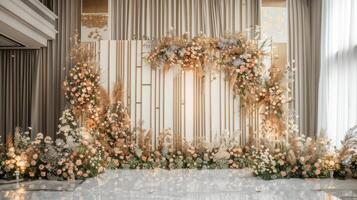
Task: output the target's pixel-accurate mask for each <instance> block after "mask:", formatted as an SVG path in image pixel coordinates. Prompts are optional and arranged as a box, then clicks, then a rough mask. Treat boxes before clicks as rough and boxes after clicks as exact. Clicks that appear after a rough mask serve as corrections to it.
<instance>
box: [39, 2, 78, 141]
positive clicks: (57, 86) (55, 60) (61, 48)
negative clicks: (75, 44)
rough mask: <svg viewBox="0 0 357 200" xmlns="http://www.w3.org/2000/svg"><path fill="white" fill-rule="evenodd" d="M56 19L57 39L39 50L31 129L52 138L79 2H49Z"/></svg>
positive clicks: (58, 115) (60, 106)
mask: <svg viewBox="0 0 357 200" xmlns="http://www.w3.org/2000/svg"><path fill="white" fill-rule="evenodd" d="M50 4H51V5H52V6H53V12H54V13H55V14H56V15H57V16H58V19H57V25H56V28H57V31H58V33H57V36H56V39H55V40H53V41H49V42H48V46H47V47H46V48H41V49H40V50H39V54H38V68H37V71H36V82H35V84H34V93H35V94H36V95H35V96H34V98H35V99H34V102H33V103H32V110H33V112H32V126H33V128H34V131H36V132H43V133H44V134H45V135H49V136H52V137H54V136H55V133H56V130H57V124H58V119H59V117H60V115H61V112H62V110H63V109H64V107H65V99H64V93H63V88H62V85H63V81H64V80H65V77H66V74H67V72H68V70H69V69H70V67H71V63H70V61H69V50H70V48H71V41H70V38H71V36H72V35H73V34H74V33H75V32H76V31H77V32H80V17H81V0H53V1H52V2H51V3H50Z"/></svg>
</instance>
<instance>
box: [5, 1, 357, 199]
mask: <svg viewBox="0 0 357 200" xmlns="http://www.w3.org/2000/svg"><path fill="white" fill-rule="evenodd" d="M326 1H328V3H327V2H322V1H305V0H296V1H295V0H287V1H279V2H273V3H272V2H271V1H268V2H267V1H260V0H252V1H249V0H222V1H217V0H199V1H198V0H197V1H193V0H172V1H171V0H169V1H166V0H120V1H119V0H118V1H115V0H110V1H105V2H106V4H105V5H104V6H102V7H99V8H97V7H96V6H97V5H98V4H96V3H95V2H96V1H91V2H89V4H91V6H87V7H86V6H84V5H82V3H83V2H85V1H84V0H83V1H70V0H42V1H41V2H42V3H43V4H41V5H40V6H38V7H37V8H38V9H40V8H42V9H44V5H46V6H47V8H46V9H47V10H46V12H47V13H48V12H50V11H51V13H52V11H53V13H52V14H51V15H50V16H52V17H53V18H51V20H52V22H49V23H48V24H50V25H52V26H53V27H55V28H54V29H53V30H54V32H56V33H54V34H53V36H52V37H53V38H52V40H47V39H46V40H44V41H45V42H44V43H47V46H40V47H38V48H37V49H36V50H33V49H30V50H28V49H27V50H23V49H22V50H10V51H7V50H1V52H0V64H1V65H2V66H4V67H2V68H1V69H0V77H1V80H0V93H1V94H4V95H2V96H1V97H0V106H1V109H2V110H5V111H6V112H4V113H0V117H1V118H0V122H2V123H1V126H0V130H1V131H5V133H2V135H1V137H0V179H1V180H0V181H3V182H0V185H1V184H2V183H4V185H6V186H7V185H9V184H11V183H17V184H19V183H20V182H21V181H23V180H25V181H27V180H30V181H31V182H32V181H34V180H40V181H42V180H46V181H45V184H46V183H49V182H51V181H53V182H55V183H56V184H57V183H66V182H64V181H68V182H67V183H68V184H69V183H78V181H79V180H86V179H87V178H92V177H97V178H92V179H89V180H86V181H87V183H90V184H88V185H84V187H83V188H86V187H87V189H88V187H91V186H90V185H91V184H93V181H94V182H96V183H95V184H97V185H101V186H103V185H105V187H108V185H111V184H106V183H105V181H108V182H110V183H114V182H115V181H118V180H119V182H120V184H121V185H120V184H117V183H118V182H115V184H113V185H111V187H108V188H109V189H113V190H114V191H117V190H120V192H122V188H125V186H123V184H122V182H123V180H130V181H133V179H138V180H140V181H142V182H144V183H145V179H146V178H145V175H143V176H142V174H141V173H144V174H145V173H151V172H153V174H155V176H156V171H160V172H159V173H158V174H160V177H159V178H157V177H156V178H153V177H152V176H150V181H151V178H152V182H150V183H149V185H145V184H146V183H145V184H143V185H144V186H141V185H140V184H141V182H140V181H139V183H138V184H136V183H135V180H134V181H133V182H134V183H135V184H133V185H134V186H130V187H133V188H131V190H133V189H135V190H138V191H145V192H147V193H148V194H149V193H150V194H151V193H155V192H158V191H159V190H158V191H154V189H153V188H154V187H158V185H159V186H160V187H161V185H160V184H161V183H157V182H155V181H156V180H159V179H166V178H167V179H170V177H174V178H175V177H176V178H177V174H178V175H179V176H185V175H182V174H185V173H186V172H187V171H185V170H182V169H194V170H189V173H191V171H194V172H193V173H196V172H197V171H198V170H202V169H203V170H205V171H204V173H202V174H205V175H206V176H207V174H209V173H210V172H211V171H213V172H214V173H218V174H219V173H221V172H222V174H221V175H218V176H217V174H215V175H212V176H210V175H209V176H210V177H211V179H210V182H215V181H212V177H216V176H217V177H219V176H223V177H225V178H227V176H228V177H235V176H236V175H237V174H238V175H237V177H238V178H242V177H244V178H242V179H244V181H241V180H238V181H236V182H237V183H234V184H236V185H235V186H238V187H240V189H241V190H243V189H242V188H245V186H243V185H244V183H247V184H251V185H250V186H249V187H254V189H255V191H254V192H261V188H257V187H255V184H260V183H259V181H261V180H260V179H263V180H273V179H290V178H300V179H305V178H316V179H322V178H330V179H327V180H331V181H334V180H333V179H334V178H335V179H347V178H351V180H352V178H353V179H356V178H357V125H355V124H354V122H355V118H356V115H355V113H352V114H351V112H349V114H348V115H345V113H347V111H346V110H348V109H352V110H353V109H356V105H355V101H354V100H355V97H356V95H355V94H356V92H355V91H354V89H355V87H354V86H353V83H354V81H355V79H353V75H354V73H355V72H357V71H356V70H354V69H352V68H353V66H355V65H354V64H356V59H355V57H354V53H355V43H356V41H357V40H355V37H352V35H353V33H355V31H356V30H355V26H353V25H349V24H348V23H349V22H352V21H353V19H350V20H346V22H344V23H343V24H342V25H340V21H343V20H342V17H341V20H332V19H330V18H332V17H336V16H337V15H339V14H337V13H341V12H343V10H344V9H347V8H349V7H353V8H354V9H357V8H356V6H357V4H354V3H353V2H350V1H346V2H349V3H346V2H345V3H344V4H343V6H337V5H335V4H334V3H336V1H335V0H326ZM332 1H335V2H334V3H331V2H332ZM29 2H30V3H31V2H32V3H33V1H29ZM36 2H37V1H36ZM37 3H39V2H37ZM87 3H88V2H87ZM263 3H265V4H268V5H269V6H272V5H273V6H272V7H269V6H266V8H265V9H263V7H264V6H263V5H262V4H263ZM9 4H10V5H11V2H10V3H9ZM15 4H16V5H22V4H23V1H16V3H15ZM35 4H36V3H35ZM277 4H278V5H279V6H277ZM281 4H283V6H281ZM3 5H6V3H2V2H0V8H2V6H3ZM338 5H340V4H338ZM268 7H269V8H268ZM81 9H82V11H80V10H81ZM96 9H98V10H100V12H99V11H98V13H96V12H93V10H94V11H95V10H96ZM1 12H2V9H0V14H1ZM92 12H93V13H92ZM261 13H263V15H261ZM346 13H347V14H346ZM346 13H345V14H344V15H348V16H352V17H351V18H356V16H355V14H354V13H353V12H352V11H351V10H349V11H348V12H347V11H346ZM35 14H36V13H35ZM42 15H44V13H42ZM56 15H57V17H56ZM0 16H1V15H0ZM36 16H37V15H36ZM39 16H40V15H39ZM261 16H265V17H266V18H269V20H265V21H264V20H262V17H261ZM281 16H285V17H286V18H284V19H281V20H279V21H277V22H276V23H277V24H279V28H278V29H279V31H274V29H276V27H275V26H273V24H274V23H275V21H274V20H276V19H277V18H279V17H281ZM324 16H326V17H324ZM18 17H19V16H18ZM72 18H73V19H75V20H72ZM80 18H82V19H80ZM345 18H347V17H346V16H345ZM279 19H280V18H279ZM0 22H1V20H0ZM80 22H81V23H82V25H81V24H80ZM347 22H348V23H347ZM320 25H321V26H320ZM336 27H337V28H336ZM285 28H286V30H285ZM280 29H281V30H280ZM1 30H2V29H1V28H0V31H1ZM341 30H343V31H342V32H343V33H342V32H341ZM264 31H266V32H269V34H270V36H267V35H266V33H264ZM323 32H328V33H329V34H324V33H323ZM0 33H1V32H0ZM275 33H276V35H274V34H275ZM42 34H43V33H42ZM323 34H324V35H323ZM335 35H340V36H341V37H340V39H335V38H334V37H332V36H335ZM0 36H1V35H0ZM279 56H282V57H283V58H280V57H279ZM342 68H343V69H344V70H345V71H343V72H340V70H342ZM3 77H4V78H3ZM334 81H335V82H336V83H334ZM346 97H347V98H346ZM20 105H21V106H20ZM19 106H20V107H21V109H20V108H19ZM336 113H337V114H336ZM341 121H343V122H341ZM30 125H32V127H29V126H30ZM15 127H16V128H15ZM25 127H28V128H25ZM331 138H332V139H334V140H331ZM130 169H136V170H132V171H130ZM155 169H161V170H155ZM175 169H179V170H176V171H178V172H177V174H176V175H175V174H174V175H172V174H170V173H171V172H172V171H174V170H175ZM222 169H225V170H222ZM227 169H230V170H227ZM111 170H112V171H111ZM124 170H126V171H124ZM151 170H152V171H151ZM169 170H170V171H169ZM218 170H221V171H220V172H218ZM240 170H241V171H240ZM236 171H238V172H239V171H240V172H239V173H237V174H235V172H236ZM118 172H119V173H123V174H125V176H126V175H127V174H128V177H125V178H124V179H123V177H121V178H118V176H123V175H122V174H120V175H115V174H116V173H118ZM131 173H137V174H136V175H135V174H134V175H133V174H131ZM206 173H207V174H206ZM112 175H113V177H114V178H113V177H111V178H108V177H106V176H112ZM153 176H154V175H153ZM192 176H193V177H195V176H200V174H199V175H192ZM246 176H247V177H246ZM250 176H256V177H259V179H256V178H254V181H251V182H250V179H253V177H250ZM143 177H144V178H143ZM196 178H197V177H196ZM2 179H3V180H2ZM114 179H118V180H114ZM175 180H177V179H175ZM185 180H186V181H187V182H189V180H187V179H185ZM230 180H231V179H229V182H230ZM76 181H77V182H76ZM91 181H92V182H91ZM169 181H170V180H169ZM226 181H227V180H226ZM284 181H286V180H284ZM294 181H300V180H296V179H293V180H292V182H290V183H292V184H288V185H287V186H281V185H280V186H279V184H276V183H277V182H275V181H271V182H270V183H272V184H273V185H275V186H274V187H281V188H284V187H288V186H289V185H294V183H296V182H294ZM353 181H355V180H353ZM124 182H125V181H124ZM172 182H175V181H172ZM179 182H184V181H182V180H180V181H179ZM193 182H195V180H194V181H193ZM249 182H250V183H249ZM315 182H318V184H320V183H322V182H320V180H319V181H315ZM315 182H314V183H315ZM346 182H347V183H350V182H348V181H345V183H346ZM166 183H167V182H166ZM166 183H165V186H164V187H165V188H166V187H167V186H166V185H167V184H166ZM184 183H185V184H186V182H184ZM352 183H354V182H352ZM151 184H152V185H151ZM193 184H196V185H203V186H206V185H205V184H200V183H193ZM212 184H213V185H209V186H208V187H207V188H213V187H216V185H215V184H217V185H219V184H220V183H219V182H218V183H212ZM234 184H233V185H234ZM299 184H300V185H304V184H306V182H299V183H298V184H297V185H299ZM30 185H31V183H30ZM118 185H120V186H118ZM128 185H130V184H128ZM135 185H140V186H135ZM154 185H155V186H154ZM262 185H264V184H262ZM277 185H278V186H277ZM307 185H308V184H307ZM352 185H353V184H352ZM119 187H121V188H119ZM127 187H129V186H127ZM141 187H142V188H141ZM170 187H171V185H170ZM185 187H191V185H189V186H186V185H185ZM200 187H201V186H200ZM222 187H225V185H224V186H222ZM227 187H228V189H229V191H230V190H231V189H232V188H234V187H233V186H232V188H229V187H230V186H229V184H228V186H227ZM296 187H300V186H296ZM305 187H306V185H305ZM331 187H332V186H331ZM108 188H105V189H103V188H102V189H101V190H100V191H99V192H100V193H104V192H103V191H107V190H108ZM148 188H149V189H148ZM173 188H174V187H173ZM207 188H205V189H207ZM217 188H218V190H219V187H217ZM30 189H31V188H30ZM170 189H171V190H170V195H171V196H172V194H171V193H172V191H173V189H172V188H170ZM328 189H331V188H328ZM58 190H60V191H64V189H63V188H60V189H58ZM131 190H129V191H131ZM149 190H150V191H149ZM151 190H152V191H151ZM213 190H214V189H213ZM268 190H269V189H268ZM278 190H279V189H278ZM290 190H291V188H290V187H289V189H288V190H287V191H290ZM309 190H314V192H316V191H315V188H314V189H309ZM316 190H318V189H316ZM320 190H321V189H320ZM83 191H85V192H86V191H87V190H83ZM153 191H154V192H153ZM225 191H226V190H225ZM232 191H233V189H232ZM159 192H160V191H159ZM181 192H182V191H181ZM0 194H1V187H0ZM170 195H168V196H170Z"/></svg>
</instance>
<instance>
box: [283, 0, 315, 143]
mask: <svg viewBox="0 0 357 200" xmlns="http://www.w3.org/2000/svg"><path fill="white" fill-rule="evenodd" d="M288 18H289V19H288V26H289V61H290V64H293V65H294V66H295V67H296V70H297V71H296V73H295V84H294V87H293V90H294V108H295V111H296V114H297V115H298V118H297V124H298V126H299V129H300V133H301V134H305V135H308V136H313V137H314V136H316V134H317V112H318V110H317V109H318V106H317V101H318V84H319V71H320V43H321V0H288Z"/></svg>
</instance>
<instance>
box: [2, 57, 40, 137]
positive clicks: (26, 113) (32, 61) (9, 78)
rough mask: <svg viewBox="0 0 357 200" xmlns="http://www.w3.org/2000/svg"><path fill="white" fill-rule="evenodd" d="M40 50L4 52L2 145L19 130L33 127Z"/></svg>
mask: <svg viewBox="0 0 357 200" xmlns="http://www.w3.org/2000/svg"><path fill="white" fill-rule="evenodd" d="M36 57H37V51H36V50H0V133H1V138H2V142H6V135H8V134H13V132H14V130H15V127H17V126H18V127H21V128H23V129H26V128H27V127H29V126H30V124H31V103H32V92H31V91H32V83H33V81H34V79H35V77H34V75H35V71H36Z"/></svg>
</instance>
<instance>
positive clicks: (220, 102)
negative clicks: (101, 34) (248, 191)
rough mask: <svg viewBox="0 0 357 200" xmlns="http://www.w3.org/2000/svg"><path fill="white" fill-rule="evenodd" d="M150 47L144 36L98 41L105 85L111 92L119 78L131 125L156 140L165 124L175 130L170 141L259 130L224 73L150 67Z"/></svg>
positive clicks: (242, 135)
mask: <svg viewBox="0 0 357 200" xmlns="http://www.w3.org/2000/svg"><path fill="white" fill-rule="evenodd" d="M149 48H150V45H149V43H148V41H135V40H131V41H129V40H125V41H123V40H110V41H109V40H102V41H101V42H100V43H99V45H97V50H99V54H98V55H99V56H98V59H99V63H100V67H101V72H102V73H101V74H102V77H101V81H102V84H103V86H104V88H106V89H107V91H110V92H111V91H112V90H113V88H114V85H115V83H116V82H118V81H121V82H122V84H123V86H124V89H125V104H126V105H127V106H128V111H129V114H130V116H131V119H132V122H131V123H132V124H131V125H132V128H134V127H142V128H144V129H146V130H148V129H151V130H152V133H153V144H154V145H156V140H157V137H158V135H159V133H160V131H163V130H164V129H171V130H172V131H173V136H174V137H173V138H174V143H175V141H176V142H180V141H182V140H181V139H182V138H185V139H187V140H188V141H193V142H195V141H197V140H196V139H198V138H204V139H206V140H208V141H213V140H214V139H215V137H216V136H219V135H221V134H227V135H229V136H231V137H234V138H236V139H237V140H239V141H240V142H242V143H245V142H246V141H247V137H246V135H247V132H248V131H256V130H257V129H258V121H257V120H252V119H254V118H256V117H253V115H256V116H258V113H244V112H245V111H244V109H242V112H241V113H240V110H241V109H240V104H239V98H238V97H237V98H235V97H234V95H233V93H232V89H231V86H230V83H229V82H228V81H226V80H225V77H224V74H223V73H220V72H215V73H212V72H211V73H207V74H205V76H203V77H202V76H200V75H198V72H195V71H192V70H191V71H181V70H179V68H178V67H173V68H172V69H170V70H168V71H166V72H164V70H163V69H152V68H151V66H150V65H149V64H148V63H147V62H146V59H145V58H146V56H147V53H148V52H149V51H150V49H149ZM241 116H250V117H248V118H247V117H241ZM140 122H142V123H140ZM243 124H244V126H243ZM241 127H243V128H241Z"/></svg>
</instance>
